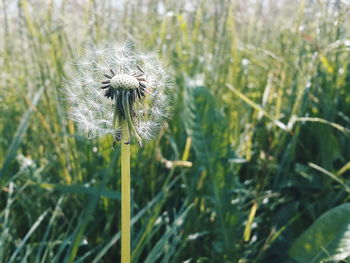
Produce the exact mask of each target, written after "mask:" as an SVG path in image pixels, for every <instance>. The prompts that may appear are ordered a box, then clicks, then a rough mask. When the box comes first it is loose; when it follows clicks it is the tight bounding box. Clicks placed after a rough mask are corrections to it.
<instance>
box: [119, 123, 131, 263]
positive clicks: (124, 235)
mask: <svg viewBox="0 0 350 263" xmlns="http://www.w3.org/2000/svg"><path fill="white" fill-rule="evenodd" d="M122 129H123V131H122V132H123V139H125V140H126V141H127V142H128V141H129V136H130V135H129V130H128V125H127V123H126V122H125V121H123V125H122ZM121 148H122V149H121V169H122V185H121V188H122V189H121V192H122V200H121V202H122V205H121V209H122V215H121V221H122V231H121V242H122V244H121V263H130V144H125V143H124V142H122V143H121Z"/></svg>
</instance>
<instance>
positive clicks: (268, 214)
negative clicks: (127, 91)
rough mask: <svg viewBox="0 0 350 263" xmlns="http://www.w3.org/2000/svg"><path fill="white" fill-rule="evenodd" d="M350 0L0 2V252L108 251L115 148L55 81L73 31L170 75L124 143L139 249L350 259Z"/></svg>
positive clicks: (196, 260) (113, 248) (78, 258)
mask: <svg viewBox="0 0 350 263" xmlns="http://www.w3.org/2000/svg"><path fill="white" fill-rule="evenodd" d="M349 9H350V2H349V1H348V0H295V1H287V0H278V1H277V0H246V1H238V0H237V1H235V0H232V1H230V0H215V1H209V0H194V1H185V0H176V1H175V0H129V1H118V0H114V1H112V0H102V1H97V0H84V1H83V0H72V1H65V0H56V1H54V0H51V1H44V0H13V1H12V0H1V2H0V169H1V170H0V262H10V263H11V262H30V263H31V262H35V263H44V262H94V263H97V262H119V257H120V233H119V229H120V171H119V166H120V160H119V157H120V152H119V149H118V148H117V149H116V150H114V151H113V150H112V147H111V145H112V139H111V138H110V137H108V136H107V137H103V138H99V139H94V140H88V139H86V138H85V137H84V136H81V135H79V134H78V133H77V132H76V127H75V126H74V123H73V122H72V121H71V120H69V119H68V118H67V110H68V107H69V106H68V105H66V102H65V98H64V95H63V94H62V92H61V89H62V85H63V83H64V81H65V79H66V77H67V76H68V75H69V74H71V71H72V69H73V68H74V65H73V64H72V63H73V61H74V58H75V57H78V56H79V55H80V54H81V53H82V51H83V46H84V45H86V44H87V43H103V42H105V41H109V42H113V41H118V42H121V41H125V40H129V41H132V42H134V43H137V45H139V46H141V47H143V48H145V49H147V50H152V51H157V52H158V53H159V56H160V57H161V59H162V60H163V61H165V62H166V64H167V70H168V71H169V72H172V75H173V78H174V82H175V84H176V85H175V88H174V90H173V94H172V106H173V114H172V115H173V116H172V118H171V119H170V120H169V121H168V122H167V123H166V125H165V127H164V128H163V129H162V131H161V133H160V135H159V137H158V138H157V139H156V140H154V141H152V142H150V143H148V144H146V145H145V146H144V147H143V148H139V147H137V146H136V145H134V146H132V161H131V163H132V168H131V173H132V224H133V227H132V261H133V262H134V263H135V262H146V263H167V262H174V263H178V262H184V263H206V262H210V263H216V262H239V263H248V262H254V263H258V262H306V263H310V262H322V260H333V261H332V262H350V260H347V257H349V256H350V245H349V244H350V233H349V229H350V228H349V224H350V220H349V218H350V208H349V206H348V204H347V202H348V201H349V192H350V172H349V169H350V141H349V135H350V132H349V128H350V31H349V30H350V15H349V14H350V13H349ZM324 213H326V214H325V215H324V216H322V217H321V215H322V214H324ZM313 223H314V224H313ZM312 224H313V225H312Z"/></svg>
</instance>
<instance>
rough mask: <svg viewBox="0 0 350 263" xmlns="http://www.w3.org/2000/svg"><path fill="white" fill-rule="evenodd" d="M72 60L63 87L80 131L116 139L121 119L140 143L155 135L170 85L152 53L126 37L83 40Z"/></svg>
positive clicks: (120, 137)
mask: <svg viewBox="0 0 350 263" xmlns="http://www.w3.org/2000/svg"><path fill="white" fill-rule="evenodd" d="M74 65H75V72H74V73H73V74H72V76H71V78H70V80H68V81H67V83H66V84H65V88H64V90H63V91H64V93H65V95H66V97H67V101H68V102H69V104H70V106H71V107H70V112H69V117H70V118H71V119H72V120H74V121H75V122H76V123H77V126H78V130H79V132H80V133H82V134H85V135H86V136H87V137H88V138H95V137H98V136H103V135H106V134H111V135H112V136H113V138H115V139H116V140H118V141H119V140H121V139H122V134H121V130H122V125H123V123H126V124H127V127H128V129H129V133H130V134H131V138H135V139H136V140H137V141H138V143H139V144H141V141H142V140H150V139H152V138H153V137H154V136H155V135H156V134H157V132H158V131H159V130H160V128H161V125H162V122H163V120H164V119H165V118H167V117H168V116H169V114H168V111H169V107H168V104H169V103H168V90H169V89H170V87H171V81H169V75H168V74H167V72H166V71H165V70H164V68H163V65H162V63H161V62H160V61H159V59H158V57H157V54H155V53H141V52H139V51H137V49H136V48H135V46H134V45H133V44H132V43H131V42H126V43H123V44H118V43H117V44H103V45H99V46H96V45H92V44H88V45H87V46H86V47H85V48H84V52H83V55H82V56H81V57H80V58H77V59H76V60H75V61H74Z"/></svg>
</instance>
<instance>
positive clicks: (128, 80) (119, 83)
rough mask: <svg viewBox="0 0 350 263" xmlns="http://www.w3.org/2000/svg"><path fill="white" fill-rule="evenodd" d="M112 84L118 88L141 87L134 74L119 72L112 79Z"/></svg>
mask: <svg viewBox="0 0 350 263" xmlns="http://www.w3.org/2000/svg"><path fill="white" fill-rule="evenodd" d="M110 85H111V86H112V87H113V88H116V89H118V88H120V89H137V88H138V87H139V81H138V80H137V78H135V77H134V76H131V75H127V74H118V75H115V76H114V77H113V78H112V79H111V84H110Z"/></svg>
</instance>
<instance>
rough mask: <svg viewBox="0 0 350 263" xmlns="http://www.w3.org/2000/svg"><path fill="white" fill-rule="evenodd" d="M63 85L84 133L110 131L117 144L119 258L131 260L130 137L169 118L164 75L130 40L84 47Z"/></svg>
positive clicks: (149, 133) (149, 134) (140, 136)
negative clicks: (119, 169) (120, 189)
mask: <svg viewBox="0 0 350 263" xmlns="http://www.w3.org/2000/svg"><path fill="white" fill-rule="evenodd" d="M75 65H76V71H75V73H74V75H73V76H72V78H71V80H70V81H69V82H68V83H67V85H66V86H65V89H64V91H65V93H66V95H67V98H68V101H69V102H70V104H71V110H70V113H69V116H70V118H71V119H73V120H74V121H75V122H76V123H77V125H78V128H79V130H80V132H81V133H84V134H86V135H87V137H88V138H94V137H97V136H103V135H106V134H111V135H112V136H113V138H114V143H115V142H119V141H123V142H124V143H122V144H121V145H122V146H121V188H122V191H121V192H122V203H121V262H122V263H130V142H132V141H133V140H136V141H137V143H138V144H139V145H140V146H142V142H143V141H144V140H150V139H152V138H153V137H154V136H155V134H156V133H157V132H158V131H159V129H160V127H161V125H162V122H163V120H164V119H165V118H167V117H168V104H167V101H168V96H167V90H168V89H169V80H168V76H167V74H166V72H165V71H164V70H163V67H162V65H161V64H160V62H159V60H158V59H157V56H156V55H155V54H141V53H139V52H137V51H135V49H134V47H133V46H132V45H130V44H128V43H127V44H124V45H111V44H105V45H103V46H101V47H95V46H91V45H90V46H88V47H86V49H85V52H84V55H83V56H82V57H81V58H79V59H77V60H76V63H75Z"/></svg>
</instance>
